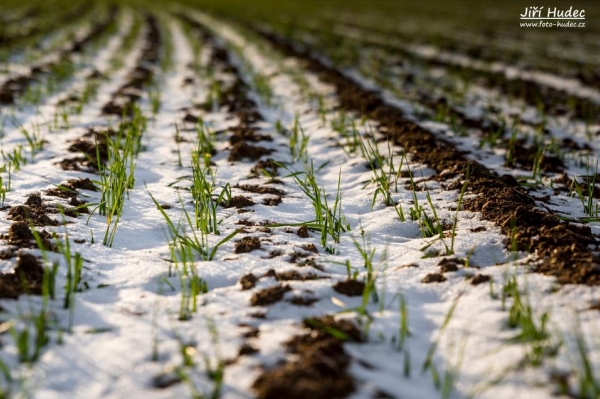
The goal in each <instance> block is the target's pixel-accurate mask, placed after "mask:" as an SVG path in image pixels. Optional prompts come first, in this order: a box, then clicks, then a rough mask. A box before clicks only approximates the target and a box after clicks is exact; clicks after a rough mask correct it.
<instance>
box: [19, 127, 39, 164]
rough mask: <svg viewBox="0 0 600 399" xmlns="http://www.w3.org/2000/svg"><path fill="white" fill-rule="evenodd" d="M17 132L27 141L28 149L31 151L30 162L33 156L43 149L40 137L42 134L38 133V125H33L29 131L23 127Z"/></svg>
mask: <svg viewBox="0 0 600 399" xmlns="http://www.w3.org/2000/svg"><path fill="white" fill-rule="evenodd" d="M19 131H20V132H21V134H22V135H23V136H24V137H25V140H27V143H28V144H29V148H30V151H31V160H32V161H33V156H34V155H35V154H36V153H37V152H38V151H41V150H42V149H43V148H44V139H43V137H42V133H41V131H40V125H39V124H37V123H34V124H33V125H32V127H31V131H29V130H27V129H26V128H25V127H24V126H20V127H19Z"/></svg>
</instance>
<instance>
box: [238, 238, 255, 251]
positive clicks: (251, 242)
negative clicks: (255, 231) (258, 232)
mask: <svg viewBox="0 0 600 399" xmlns="http://www.w3.org/2000/svg"><path fill="white" fill-rule="evenodd" d="M255 249H260V240H259V239H258V238H256V237H244V238H242V239H241V240H240V241H238V242H236V243H235V253H236V254H245V253H248V252H252V251H254V250H255Z"/></svg>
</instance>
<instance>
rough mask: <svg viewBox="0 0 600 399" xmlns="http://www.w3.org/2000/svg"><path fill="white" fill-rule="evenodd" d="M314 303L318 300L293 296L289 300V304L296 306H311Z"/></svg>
mask: <svg viewBox="0 0 600 399" xmlns="http://www.w3.org/2000/svg"><path fill="white" fill-rule="evenodd" d="M315 302H319V298H314V297H304V296H295V297H293V298H292V299H290V303H291V304H292V305H296V306H311V305H312V304H313V303H315Z"/></svg>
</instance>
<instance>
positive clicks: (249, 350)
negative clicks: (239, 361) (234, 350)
mask: <svg viewBox="0 0 600 399" xmlns="http://www.w3.org/2000/svg"><path fill="white" fill-rule="evenodd" d="M257 352H258V349H256V348H255V347H254V346H252V345H251V344H249V343H247V342H245V343H244V344H242V346H241V347H240V350H239V351H238V356H248V355H252V354H255V353H257Z"/></svg>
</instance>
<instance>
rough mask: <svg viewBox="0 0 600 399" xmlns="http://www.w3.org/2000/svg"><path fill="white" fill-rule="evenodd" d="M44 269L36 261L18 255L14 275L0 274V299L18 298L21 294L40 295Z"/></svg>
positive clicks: (29, 256) (27, 255)
mask: <svg viewBox="0 0 600 399" xmlns="http://www.w3.org/2000/svg"><path fill="white" fill-rule="evenodd" d="M43 280H44V269H43V267H42V265H41V264H40V262H39V261H38V259H37V258H36V257H35V256H33V255H31V254H28V253H23V252H21V253H19V256H18V258H17V264H16V267H15V270H14V273H4V274H0V298H12V299H14V298H18V297H19V295H21V294H32V295H41V293H42V282H43Z"/></svg>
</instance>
